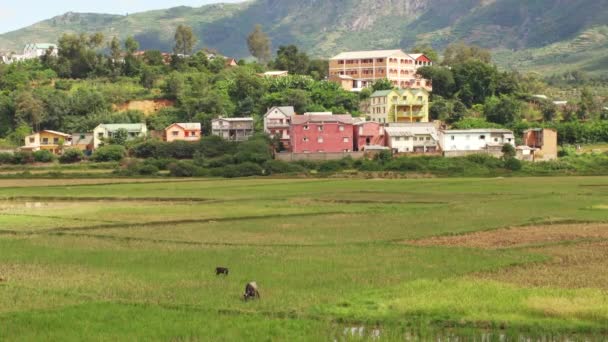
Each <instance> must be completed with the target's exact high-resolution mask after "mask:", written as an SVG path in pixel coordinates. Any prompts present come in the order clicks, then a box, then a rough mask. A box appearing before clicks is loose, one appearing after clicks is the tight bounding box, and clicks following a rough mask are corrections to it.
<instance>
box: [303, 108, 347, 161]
mask: <svg viewBox="0 0 608 342" xmlns="http://www.w3.org/2000/svg"><path fill="white" fill-rule="evenodd" d="M291 150H292V152H293V153H324V152H325V153H337V152H352V150H353V118H352V116H351V115H323V114H317V115H296V116H294V117H293V118H292V120H291Z"/></svg>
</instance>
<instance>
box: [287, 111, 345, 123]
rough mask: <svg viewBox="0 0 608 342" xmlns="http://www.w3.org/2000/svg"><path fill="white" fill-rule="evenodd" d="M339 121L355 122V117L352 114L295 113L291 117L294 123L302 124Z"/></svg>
mask: <svg viewBox="0 0 608 342" xmlns="http://www.w3.org/2000/svg"><path fill="white" fill-rule="evenodd" d="M327 122H339V123H343V124H347V125H352V124H353V117H352V116H351V115H350V114H341V115H295V116H293V117H292V119H291V123H292V124H293V125H302V124H306V123H327Z"/></svg>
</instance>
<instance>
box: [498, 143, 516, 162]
mask: <svg viewBox="0 0 608 342" xmlns="http://www.w3.org/2000/svg"><path fill="white" fill-rule="evenodd" d="M501 152H502V155H503V158H505V160H506V159H512V158H515V156H516V155H517V151H516V150H515V147H513V145H511V144H504V145H503V146H502V150H501Z"/></svg>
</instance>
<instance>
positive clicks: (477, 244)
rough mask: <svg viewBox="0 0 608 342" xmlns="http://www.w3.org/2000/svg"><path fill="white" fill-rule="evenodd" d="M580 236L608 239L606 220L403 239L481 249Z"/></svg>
mask: <svg viewBox="0 0 608 342" xmlns="http://www.w3.org/2000/svg"><path fill="white" fill-rule="evenodd" d="M583 239H608V224H606V223H586V224H561V225H540V226H530V227H514V228H508V229H498V230H492V231H485V232H475V233H470V234H465V235H457V236H438V237H432V238H428V239H422V240H410V241H406V242H405V243H406V244H408V245H415V246H452V247H468V248H482V249H499V248H512V247H524V246H533V245H541V244H550V243H558V242H563V241H576V240H583Z"/></svg>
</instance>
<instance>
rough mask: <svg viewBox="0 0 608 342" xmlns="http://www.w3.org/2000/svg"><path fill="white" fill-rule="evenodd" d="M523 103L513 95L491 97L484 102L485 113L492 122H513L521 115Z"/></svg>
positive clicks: (504, 123) (503, 123) (502, 123)
mask: <svg viewBox="0 0 608 342" xmlns="http://www.w3.org/2000/svg"><path fill="white" fill-rule="evenodd" d="M521 110H522V105H521V102H520V101H519V100H517V99H516V98H514V97H512V96H508V95H501V96H500V97H494V96H493V97H490V98H488V99H487V100H486V103H485V104H484V113H485V115H486V118H487V120H488V121H490V122H494V123H497V124H501V125H506V124H512V123H514V122H515V121H516V120H518V119H519V118H520V116H521Z"/></svg>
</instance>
